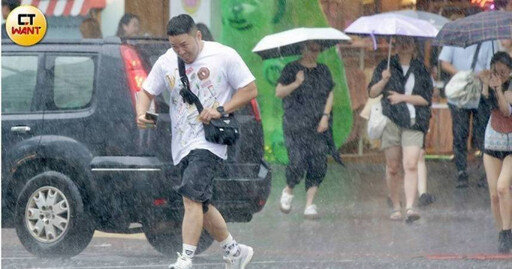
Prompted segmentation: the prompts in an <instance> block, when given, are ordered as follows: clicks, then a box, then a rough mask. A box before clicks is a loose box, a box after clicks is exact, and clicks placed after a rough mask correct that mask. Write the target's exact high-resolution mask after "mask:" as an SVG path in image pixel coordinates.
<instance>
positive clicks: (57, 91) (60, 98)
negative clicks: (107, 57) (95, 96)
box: [47, 56, 95, 110]
mask: <svg viewBox="0 0 512 269" xmlns="http://www.w3.org/2000/svg"><path fill="white" fill-rule="evenodd" d="M52 60H53V61H54V63H53V74H54V75H53V103H54V104H55V106H54V107H48V108H47V109H49V110H69V109H81V108H85V107H87V106H89V104H90V102H91V98H92V93H93V90H94V70H95V67H94V59H93V58H92V57H91V56H55V57H52V58H50V61H52Z"/></svg>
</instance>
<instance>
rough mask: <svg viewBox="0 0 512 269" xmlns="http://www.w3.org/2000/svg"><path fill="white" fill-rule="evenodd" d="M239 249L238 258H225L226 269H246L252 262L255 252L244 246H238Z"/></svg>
mask: <svg viewBox="0 0 512 269" xmlns="http://www.w3.org/2000/svg"><path fill="white" fill-rule="evenodd" d="M238 247H239V248H240V254H239V255H238V257H229V256H224V261H225V262H226V269H244V268H245V267H246V266H247V264H249V263H250V262H251V260H252V256H253V255H254V250H253V249H252V248H251V247H249V246H246V245H243V244H238Z"/></svg>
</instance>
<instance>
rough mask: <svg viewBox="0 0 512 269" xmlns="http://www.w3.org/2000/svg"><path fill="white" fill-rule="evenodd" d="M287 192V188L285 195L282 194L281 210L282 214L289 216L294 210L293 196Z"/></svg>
mask: <svg viewBox="0 0 512 269" xmlns="http://www.w3.org/2000/svg"><path fill="white" fill-rule="evenodd" d="M285 190H286V188H284V189H283V193H282V194H281V202H280V205H279V209H281V212H283V213H285V214H288V213H290V211H291V210H292V200H293V195H292V194H288V193H287V192H286V191H285Z"/></svg>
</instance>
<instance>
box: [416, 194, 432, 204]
mask: <svg viewBox="0 0 512 269" xmlns="http://www.w3.org/2000/svg"><path fill="white" fill-rule="evenodd" d="M435 201H436V198H435V197H434V195H432V194H430V193H427V192H426V193H423V194H422V195H420V198H419V199H418V205H419V206H427V205H430V204H431V203H433V202H435Z"/></svg>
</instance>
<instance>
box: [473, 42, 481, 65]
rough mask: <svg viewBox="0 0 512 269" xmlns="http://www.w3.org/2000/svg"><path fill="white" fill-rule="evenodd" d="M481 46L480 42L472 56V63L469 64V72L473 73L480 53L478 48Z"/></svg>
mask: <svg viewBox="0 0 512 269" xmlns="http://www.w3.org/2000/svg"><path fill="white" fill-rule="evenodd" d="M481 46H482V42H480V43H478V45H476V50H475V54H473V62H471V71H475V66H476V60H477V59H478V53H479V52H480V47H481Z"/></svg>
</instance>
